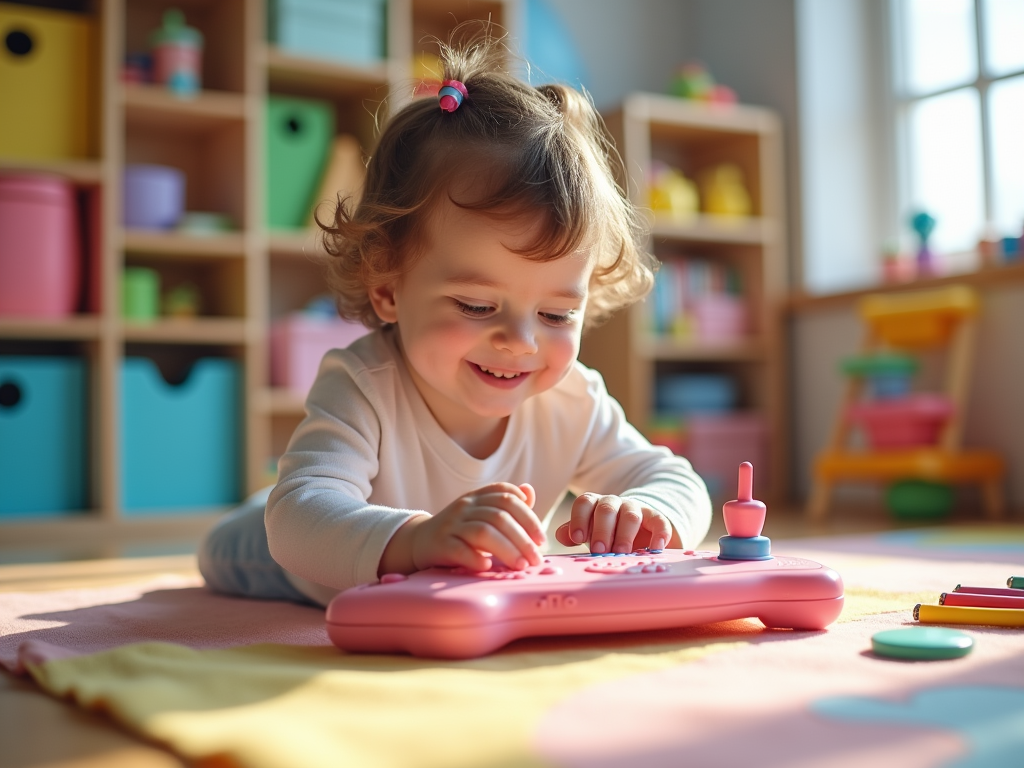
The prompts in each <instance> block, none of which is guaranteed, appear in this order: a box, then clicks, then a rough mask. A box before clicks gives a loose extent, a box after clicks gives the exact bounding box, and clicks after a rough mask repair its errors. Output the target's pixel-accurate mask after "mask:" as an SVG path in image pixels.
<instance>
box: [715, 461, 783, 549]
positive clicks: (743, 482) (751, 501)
mask: <svg viewBox="0 0 1024 768" xmlns="http://www.w3.org/2000/svg"><path fill="white" fill-rule="evenodd" d="M738 485H739V487H738V488H737V489H736V497H737V498H735V499H733V500H732V501H727V502H726V503H725V504H723V505H722V517H723V518H724V520H725V530H726V531H728V532H729V535H728V536H723V537H722V538H720V539H719V540H718V547H719V555H718V557H719V559H720V560H769V559H771V539H769V538H768V537H767V536H762V535H761V529H762V528H764V518H765V514H766V513H767V508H766V507H765V505H764V502H761V501H758V500H757V499H755V498H753V496H754V465H753V464H751V463H750V462H749V461H744V462H743V463H742V464H740V472H739V484H738Z"/></svg>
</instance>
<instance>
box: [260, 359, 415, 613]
mask: <svg viewBox="0 0 1024 768" xmlns="http://www.w3.org/2000/svg"><path fill="white" fill-rule="evenodd" d="M345 355H346V353H344V352H338V351H334V352H330V353H328V354H327V356H326V357H325V358H324V361H323V363H322V364H321V368H320V373H319V374H318V377H317V380H316V382H315V383H314V385H313V387H312V389H311V390H310V393H309V397H308V399H307V401H306V412H307V416H306V418H305V419H304V420H303V421H302V423H301V424H300V425H299V427H298V428H297V429H296V431H295V434H294V435H293V436H292V439H291V442H290V443H289V446H288V450H287V451H286V453H285V454H284V455H283V456H282V457H281V460H280V464H279V468H278V477H279V480H278V483H277V485H276V487H275V488H274V490H273V491H272V492H271V494H270V498H269V500H268V502H267V510H266V525H267V540H268V543H269V545H270V553H271V555H272V556H273V558H274V560H276V561H277V562H278V563H279V564H280V565H281V567H283V568H284V569H285V570H286V571H288V572H289V573H290V574H292V575H294V576H297V577H299V578H300V579H301V580H304V581H308V582H313V583H314V584H316V585H322V586H325V587H329V588H331V589H334V590H342V589H347V588H348V587H352V586H355V585H357V584H367V583H371V582H374V581H376V580H377V569H378V566H379V563H380V558H381V555H382V554H383V552H384V548H385V547H386V546H387V543H388V542H389V541H390V540H391V537H392V536H393V535H394V533H395V531H397V530H398V529H399V528H400V527H401V526H402V525H404V524H405V523H406V522H407V521H408V520H409V519H410V518H411V517H413V516H415V515H417V514H427V512H425V511H423V510H403V509H393V508H390V507H384V506H380V505H375V504H371V503H369V502H367V499H368V498H369V497H370V493H371V483H372V482H373V479H374V477H376V475H377V471H378V459H377V454H378V448H379V446H380V439H381V420H380V417H379V415H378V411H377V408H376V407H375V405H374V402H373V392H372V387H371V386H366V387H365V388H364V387H361V386H360V381H359V374H358V373H357V374H356V376H355V377H353V375H352V374H351V373H350V370H349V367H348V366H347V365H346V357H345ZM303 591H307V592H308V591H309V590H308V588H307V589H304V590H303ZM322 592H323V590H317V593H318V594H317V595H310V596H312V597H314V598H315V599H317V598H318V596H319V594H320V593H322Z"/></svg>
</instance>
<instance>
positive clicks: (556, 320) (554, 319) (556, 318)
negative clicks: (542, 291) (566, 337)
mask: <svg viewBox="0 0 1024 768" xmlns="http://www.w3.org/2000/svg"><path fill="white" fill-rule="evenodd" d="M540 316H541V317H543V318H544V319H545V320H547V321H548V322H549V323H551V324H553V325H568V324H569V323H571V322H572V321H573V320H575V319H576V310H575V309H570V310H569V311H568V312H566V313H565V314H564V315H559V314H556V313H554V312H541V313H540Z"/></svg>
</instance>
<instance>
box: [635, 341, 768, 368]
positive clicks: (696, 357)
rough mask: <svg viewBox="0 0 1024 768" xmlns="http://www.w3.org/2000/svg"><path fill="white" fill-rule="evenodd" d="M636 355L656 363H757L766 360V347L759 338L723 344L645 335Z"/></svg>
mask: <svg viewBox="0 0 1024 768" xmlns="http://www.w3.org/2000/svg"><path fill="white" fill-rule="evenodd" d="M635 353H636V355H638V356H639V357H641V358H642V359H644V360H652V361H657V360H679V361H695V362H699V361H705V360H706V361H735V362H757V361H759V360H764V358H765V345H764V344H763V343H762V342H760V341H758V340H757V339H750V340H743V341H736V342H730V343H720V342H700V341H696V340H685V341H681V340H678V339H672V338H662V337H657V336H643V337H641V338H640V339H639V340H638V341H637V343H636V348H635Z"/></svg>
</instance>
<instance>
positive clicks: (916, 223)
mask: <svg viewBox="0 0 1024 768" xmlns="http://www.w3.org/2000/svg"><path fill="white" fill-rule="evenodd" d="M935 224H936V221H935V218H934V217H933V216H931V215H930V214H928V213H926V212H924V211H919V212H918V213H915V214H914V215H912V216H911V217H910V227H911V229H913V230H914V232H915V233H916V234H917V236H918V239H919V243H918V248H917V256H916V264H917V275H918V277H930V276H932V275H935V274H937V273H938V268H937V265H936V263H935V255H934V254H933V253H932V252H931V249H930V248H929V247H928V238H930V237H931V235H932V232H934V231H935Z"/></svg>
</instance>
